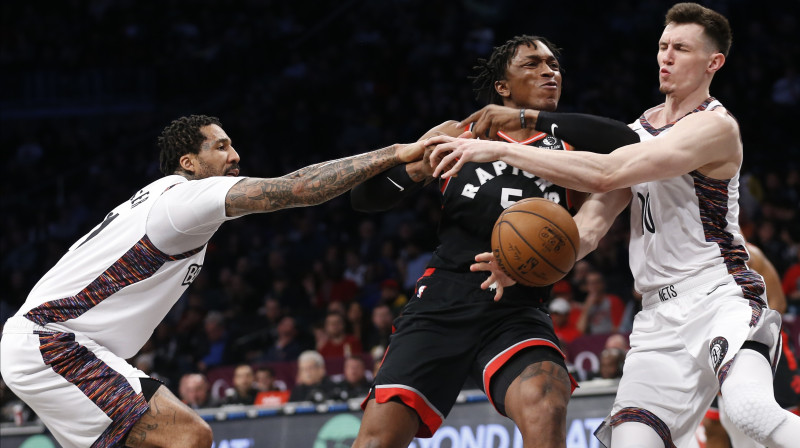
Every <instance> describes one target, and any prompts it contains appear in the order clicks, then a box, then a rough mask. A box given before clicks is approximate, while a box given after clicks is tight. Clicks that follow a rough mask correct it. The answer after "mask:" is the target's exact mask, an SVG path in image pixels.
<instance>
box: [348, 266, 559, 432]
mask: <svg viewBox="0 0 800 448" xmlns="http://www.w3.org/2000/svg"><path fill="white" fill-rule="evenodd" d="M485 278H486V274H484V273H472V272H465V273H455V272H449V271H443V270H434V269H428V271H426V275H425V276H423V277H422V278H420V279H419V281H418V282H417V289H416V293H415V295H414V297H412V298H411V300H410V301H409V302H408V304H407V305H406V307H405V308H404V309H403V313H402V315H401V316H400V317H398V318H397V319H396V320H395V322H394V326H395V332H394V333H393V334H392V336H391V339H390V341H389V346H388V348H387V350H386V355H385V357H384V360H383V363H382V365H381V367H380V369H379V370H378V374H377V375H376V377H375V381H374V384H373V388H372V390H371V391H370V396H369V397H368V398H367V399H370V398H375V400H376V401H377V402H378V403H385V402H387V401H390V400H399V401H401V402H402V403H404V404H405V405H407V406H409V407H411V408H412V409H414V410H415V411H416V412H417V414H418V415H419V417H420V420H421V422H422V424H421V425H420V429H419V432H418V433H417V437H430V436H431V435H433V433H434V432H436V429H438V427H439V426H440V425H441V424H442V421H443V420H444V418H445V417H446V416H447V415H448V413H449V412H450V409H451V408H452V407H453V403H455V400H456V397H458V394H459V392H460V391H461V388H462V386H463V384H464V382H465V381H466V380H467V378H469V377H470V376H471V377H472V379H474V380H475V382H476V383H478V384H479V385H480V386H481V387H482V389H483V390H484V392H486V395H487V396H488V397H489V401H490V402H492V404H493V405H495V407H496V408H497V407H498V406H497V405H496V401H497V400H495V398H496V397H500V400H501V402H502V400H504V397H505V393H506V389H507V388H508V386H509V385H510V381H498V382H495V383H493V382H492V378H493V377H494V376H495V374H497V373H498V371H499V370H500V369H501V367H503V366H505V365H507V363H509V361H510V360H511V359H512V358H514V357H515V355H517V354H520V353H526V355H530V356H533V358H531V357H529V356H526V357H525V359H526V360H528V361H530V363H533V362H538V361H537V359H536V355H534V353H541V356H539V359H540V360H552V359H553V358H555V359H558V360H561V361H562V364H563V359H564V355H563V353H562V352H561V350H560V349H559V346H558V338H557V337H556V335H555V332H554V331H553V324H552V321H551V320H550V316H548V315H547V313H546V312H545V311H544V308H543V305H534V304H533V303H535V302H536V301H535V300H533V299H532V300H531V303H532V304H531V305H525V304H520V303H519V301H513V302H511V301H507V302H504V301H503V300H500V301H498V302H495V301H494V300H493V298H494V291H484V290H481V289H480V283H481V281H482V280H483V279H485ZM535 348H544V349H543V350H532V349H535ZM553 353H555V354H556V356H555V357H553V356H552V354H553ZM516 358H519V357H516ZM516 358H515V359H516ZM515 368H519V367H518V366H515ZM520 372H521V370H520ZM518 374H519V372H518V373H517V375H518ZM573 385H574V383H573ZM491 387H495V388H497V389H502V390H491ZM366 402H367V401H366V400H365V402H364V404H363V405H362V407H366ZM498 410H499V411H500V412H501V413H503V412H502V411H503V410H502V408H500V409H498Z"/></svg>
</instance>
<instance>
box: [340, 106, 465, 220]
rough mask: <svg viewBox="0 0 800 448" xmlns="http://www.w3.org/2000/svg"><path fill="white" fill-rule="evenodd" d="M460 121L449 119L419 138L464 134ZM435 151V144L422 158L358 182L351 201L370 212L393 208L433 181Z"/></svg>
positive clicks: (351, 193)
mask: <svg viewBox="0 0 800 448" xmlns="http://www.w3.org/2000/svg"><path fill="white" fill-rule="evenodd" d="M456 124H457V123H456V122H455V121H446V122H444V123H442V124H440V125H438V126H436V127H434V128H433V129H431V130H429V131H428V132H426V133H425V135H423V136H422V137H421V138H420V139H419V140H418V141H424V140H427V139H428V138H429V137H433V136H436V135H449V136H453V137H456V136H459V135H462V131H461V129H460V128H457V127H456ZM431 151H433V147H429V148H428V149H427V150H426V151H425V154H423V157H422V160H419V161H415V162H410V163H406V164H401V165H397V166H395V167H392V168H389V169H388V170H387V171H384V172H382V173H380V174H377V175H376V176H374V177H372V178H370V179H369V180H367V181H365V182H363V183H361V184H358V185H356V186H355V187H354V188H353V190H352V191H351V192H350V204H351V205H352V207H353V209H354V210H358V211H361V212H368V213H369V212H380V211H384V210H389V209H391V208H393V207H395V206H396V205H397V204H399V203H400V202H401V201H402V200H403V199H405V198H407V197H409V196H411V195H413V194H414V193H416V192H417V191H419V190H420V189H421V188H422V187H423V186H425V185H427V184H429V183H430V182H432V181H433V179H434V178H433V167H431V163H430V160H429V159H428V156H429V155H430V153H431Z"/></svg>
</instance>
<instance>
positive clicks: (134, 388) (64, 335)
mask: <svg viewBox="0 0 800 448" xmlns="http://www.w3.org/2000/svg"><path fill="white" fill-rule="evenodd" d="M158 144H159V146H160V148H161V154H160V159H161V170H162V171H163V172H164V174H165V177H163V178H161V179H159V180H157V181H155V182H153V183H151V184H149V185H147V186H145V187H143V188H142V189H141V190H138V191H137V192H135V193H133V195H132V196H131V197H130V199H128V200H126V201H124V202H123V203H122V204H120V205H119V206H118V207H117V208H115V209H114V210H112V211H111V212H109V213H108V214H107V215H106V217H105V219H104V220H103V221H102V222H101V223H100V224H98V225H97V226H96V227H95V228H94V229H92V231H91V232H89V233H88V234H87V235H85V236H83V237H82V238H80V239H79V240H78V241H76V242H75V244H73V245H72V247H70V249H69V251H68V252H67V253H66V254H65V255H64V257H63V258H62V259H61V260H60V261H59V262H58V263H57V264H56V265H55V266H54V267H53V268H52V269H51V270H50V271H49V272H48V273H47V274H45V275H44V277H42V279H41V280H39V282H38V283H37V284H36V286H34V288H33V290H32V291H31V292H30V295H29V296H28V298H27V300H26V301H25V303H24V304H23V306H22V308H21V309H20V310H19V311H17V312H16V314H15V315H14V316H13V317H11V318H9V319H8V321H7V322H6V324H5V326H4V329H3V337H2V340H0V372H2V375H3V379H4V380H5V381H6V383H7V384H8V386H9V387H10V388H11V390H12V391H13V392H14V393H15V394H16V395H17V396H18V397H19V398H21V399H22V400H24V401H25V402H26V403H27V404H28V405H29V406H30V407H31V408H32V409H33V410H34V411H35V412H36V414H37V415H38V416H39V417H40V418H41V419H42V421H43V422H44V424H45V425H46V426H47V427H48V429H50V431H51V432H52V434H53V436H54V437H55V438H56V440H58V442H59V443H60V444H61V446H64V447H68V448H69V447H112V446H135V447H210V446H211V444H212V442H213V439H212V434H211V428H210V427H209V426H208V424H207V423H205V422H204V421H203V420H202V419H201V418H200V417H199V416H198V415H197V414H196V413H195V412H194V411H192V410H191V409H190V408H189V407H188V406H186V405H185V404H183V403H181V401H180V400H178V398H176V397H175V396H174V395H173V394H172V393H171V392H170V391H169V390H168V389H167V388H166V387H163V386H162V385H161V384H160V383H159V382H157V381H156V380H153V379H151V378H148V376H147V375H146V374H145V373H143V372H142V371H140V370H138V369H136V368H135V367H133V366H131V365H130V364H128V363H127V362H125V359H127V358H130V357H131V356H133V355H134V354H136V353H137V352H138V351H139V349H140V348H141V347H142V345H143V344H144V343H145V341H147V339H148V338H149V337H150V335H151V333H152V332H153V329H154V328H155V327H156V325H157V324H158V323H159V322H160V321H161V320H162V319H163V317H164V316H165V315H166V314H167V312H168V311H169V309H170V308H171V307H172V305H173V304H174V303H175V301H176V300H177V299H178V298H179V297H180V296H181V294H182V293H183V291H184V290H185V289H186V288H187V287H188V286H189V284H191V283H192V281H193V280H194V279H195V278H196V277H197V274H198V273H199V272H200V269H201V268H202V266H203V257H204V255H205V251H206V244H207V243H208V240H209V239H210V238H211V236H212V235H213V234H214V232H216V230H217V229H218V228H219V226H220V225H221V224H222V223H223V222H225V221H227V220H230V219H234V218H237V217H239V216H243V215H247V214H250V213H262V212H271V211H275V210H279V209H283V208H288V207H299V206H308V205H315V204H319V203H321V202H324V201H326V200H328V199H331V198H333V197H335V196H338V195H339V194H341V193H343V192H345V191H348V190H350V189H351V188H352V187H353V186H355V185H356V184H358V183H359V182H361V181H363V180H365V179H367V178H369V177H370V176H372V175H374V174H377V173H379V172H382V171H385V170H386V169H388V168H390V167H392V166H395V165H397V164H399V163H405V162H412V161H415V160H419V159H421V158H422V154H423V148H422V144H416V143H415V144H412V145H393V146H390V147H387V148H383V149H379V150H376V151H373V152H368V153H365V154H361V155H357V156H352V157H348V158H344V159H339V160H335V161H331V162H326V163H320V164H316V165H312V166H309V167H306V168H302V169H300V170H298V171H296V172H294V173H291V174H288V175H286V176H283V177H280V178H275V179H261V178H249V177H238V176H239V154H238V153H237V152H236V150H234V148H233V146H231V139H230V138H229V137H228V135H227V134H226V133H225V131H224V130H223V129H222V127H221V124H220V122H219V121H218V120H217V119H216V118H214V117H207V116H202V115H192V116H189V117H183V118H180V119H177V120H175V121H173V122H172V123H171V124H170V125H169V126H168V127H166V128H165V129H164V131H163V132H162V134H161V137H160V138H159V140H158Z"/></svg>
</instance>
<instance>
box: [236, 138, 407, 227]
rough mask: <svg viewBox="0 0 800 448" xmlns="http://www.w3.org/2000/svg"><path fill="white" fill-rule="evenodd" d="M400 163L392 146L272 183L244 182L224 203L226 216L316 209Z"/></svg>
mask: <svg viewBox="0 0 800 448" xmlns="http://www.w3.org/2000/svg"><path fill="white" fill-rule="evenodd" d="M398 163H400V159H399V158H398V156H397V148H396V147H395V145H392V146H389V147H386V148H383V149H379V150H376V151H372V152H368V153H364V154H359V155H356V156H351V157H346V158H343V159H339V160H333V161H330V162H324V163H318V164H315V165H311V166H308V167H305V168H302V169H300V170H297V171H295V172H293V173H291V174H288V175H286V176H284V177H280V178H274V179H261V178H247V179H244V180H242V181H241V182H239V183H237V184H236V185H234V186H233V187H232V188H231V189H230V191H229V192H228V195H227V197H226V199H225V211H226V213H227V215H228V216H240V215H245V214H248V213H256V212H269V211H275V210H280V209H284V208H290V207H301V206H308V205H316V204H320V203H322V202H325V201H327V200H330V199H332V198H334V197H336V196H339V195H340V194H342V193H344V192H345V191H348V190H350V189H351V188H353V187H354V186H355V185H357V184H359V183H361V182H363V181H365V180H366V179H369V178H370V177H372V176H374V175H376V174H378V173H380V172H382V171H385V170H387V169H389V168H391V167H393V166H395V165H397V164H398Z"/></svg>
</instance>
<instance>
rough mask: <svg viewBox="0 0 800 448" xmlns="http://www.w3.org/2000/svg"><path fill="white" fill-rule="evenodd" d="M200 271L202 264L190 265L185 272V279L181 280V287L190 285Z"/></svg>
mask: <svg viewBox="0 0 800 448" xmlns="http://www.w3.org/2000/svg"><path fill="white" fill-rule="evenodd" d="M200 269H203V265H202V264H190V265H189V269H188V270H187V271H186V277H184V278H183V283H181V285H182V286H186V285H190V284H191V283H192V282H193V281H194V279H196V278H197V274H199V273H200Z"/></svg>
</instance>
